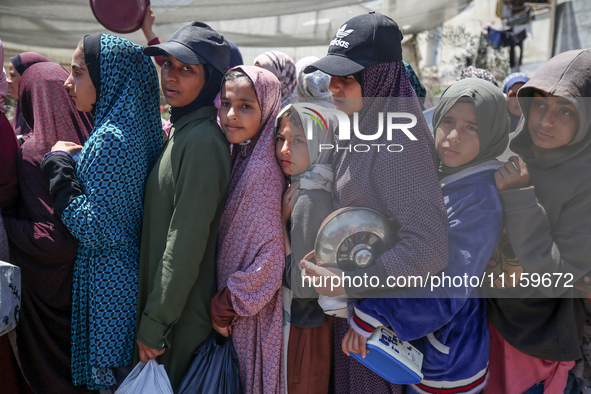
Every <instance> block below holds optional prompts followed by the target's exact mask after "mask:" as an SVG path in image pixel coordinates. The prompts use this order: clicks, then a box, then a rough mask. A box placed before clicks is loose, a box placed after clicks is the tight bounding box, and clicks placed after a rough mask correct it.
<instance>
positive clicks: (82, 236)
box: [62, 34, 162, 389]
mask: <svg viewBox="0 0 591 394" xmlns="http://www.w3.org/2000/svg"><path fill="white" fill-rule="evenodd" d="M100 80H101V83H100V88H99V92H98V99H97V103H96V105H95V116H94V121H95V128H94V129H93V131H92V133H91V135H90V138H89V139H88V140H87V141H86V143H85V144H84V149H82V151H81V154H80V158H79V161H78V163H77V165H76V178H77V180H78V182H79V183H80V185H81V186H82V188H83V190H84V194H83V195H81V196H79V197H78V198H76V199H75V200H74V201H72V202H71V203H70V204H69V205H68V207H67V208H66V210H65V211H64V212H63V214H62V221H63V222H64V224H65V225H66V226H67V227H68V229H69V230H70V232H71V233H72V235H74V236H75V237H76V238H77V239H78V241H79V248H78V256H77V258H76V263H75V267H74V285H73V294H72V378H73V381H74V384H75V385H87V386H88V388H89V389H98V388H109V387H112V386H114V385H115V384H116V380H115V377H114V373H113V370H112V368H116V367H120V366H125V365H130V364H131V362H132V360H133V342H134V329H135V320H136V318H135V316H136V303H137V286H138V272H139V244H140V238H141V234H140V232H141V225H142V213H143V195H144V187H145V184H146V179H147V176H148V174H149V172H150V169H151V166H152V164H153V162H154V160H155V159H156V156H157V154H158V151H159V149H160V146H161V145H162V127H161V123H160V113H159V90H158V77H157V73H156V69H155V67H154V65H153V64H152V60H151V59H150V58H149V57H147V56H145V55H143V54H142V47H140V46H138V45H135V44H133V43H131V42H129V41H127V40H125V39H123V38H120V37H117V36H112V35H108V34H103V35H101V39H100Z"/></svg>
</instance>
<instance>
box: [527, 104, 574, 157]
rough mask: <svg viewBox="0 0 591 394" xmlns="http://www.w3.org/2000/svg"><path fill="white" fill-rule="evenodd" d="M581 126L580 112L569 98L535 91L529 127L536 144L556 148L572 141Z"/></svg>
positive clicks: (544, 147)
mask: <svg viewBox="0 0 591 394" xmlns="http://www.w3.org/2000/svg"><path fill="white" fill-rule="evenodd" d="M578 127H579V113H578V112H577V109H576V107H575V106H574V105H573V104H572V103H571V102H570V101H569V100H567V99H565V98H562V97H558V96H553V95H551V94H547V93H544V92H536V93H534V97H533V99H532V101H531V104H530V105H529V118H528V120H527V128H528V129H529V135H530V136H531V139H532V141H533V143H534V145H535V146H537V147H538V148H542V149H555V148H559V147H561V146H564V145H566V144H568V143H569V142H571V141H572V139H573V137H574V136H575V133H576V131H577V129H578Z"/></svg>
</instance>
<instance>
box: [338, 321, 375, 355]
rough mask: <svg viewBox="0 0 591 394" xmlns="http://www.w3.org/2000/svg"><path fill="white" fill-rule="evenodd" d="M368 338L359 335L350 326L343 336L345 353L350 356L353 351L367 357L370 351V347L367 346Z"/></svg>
mask: <svg viewBox="0 0 591 394" xmlns="http://www.w3.org/2000/svg"><path fill="white" fill-rule="evenodd" d="M366 344H367V338H365V337H363V336H361V335H359V334H358V333H357V332H356V331H355V330H354V329H353V328H349V331H347V333H346V334H345V337H344V338H343V343H342V344H341V346H342V349H343V353H345V354H346V355H347V356H350V355H351V353H360V354H361V357H362V358H365V355H366V354H367V353H369V349H368V348H367V347H366Z"/></svg>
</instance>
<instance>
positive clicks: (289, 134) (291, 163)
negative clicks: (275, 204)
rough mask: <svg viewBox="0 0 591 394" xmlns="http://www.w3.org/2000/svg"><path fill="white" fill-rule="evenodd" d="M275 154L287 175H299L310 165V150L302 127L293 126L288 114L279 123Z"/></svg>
mask: <svg viewBox="0 0 591 394" xmlns="http://www.w3.org/2000/svg"><path fill="white" fill-rule="evenodd" d="M275 156H276V157H277V162H279V166H280V167H281V170H282V171H283V173H284V174H285V175H287V176H293V175H300V174H301V173H303V172H304V171H306V170H307V169H308V167H310V152H309V151H308V142H307V141H306V134H305V133H304V129H303V128H302V127H298V126H295V125H294V124H293V123H292V122H291V119H289V117H288V116H284V117H283V118H282V119H281V123H280V124H279V130H278V131H277V139H276V142H275Z"/></svg>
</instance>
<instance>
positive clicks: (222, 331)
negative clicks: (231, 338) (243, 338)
mask: <svg viewBox="0 0 591 394" xmlns="http://www.w3.org/2000/svg"><path fill="white" fill-rule="evenodd" d="M211 325H212V326H213V329H214V330H216V331H217V332H218V333H219V334H220V335H221V336H223V337H226V338H227V337H228V335H230V334H232V326H227V327H220V326H217V325H216V324H215V323H214V322H213V320H212V321H211Z"/></svg>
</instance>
